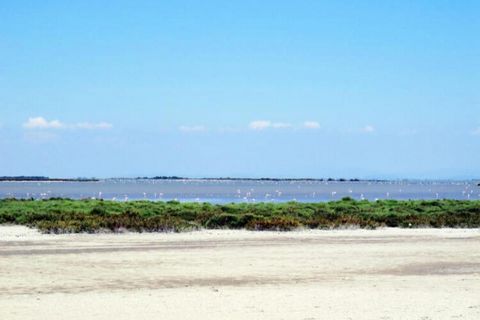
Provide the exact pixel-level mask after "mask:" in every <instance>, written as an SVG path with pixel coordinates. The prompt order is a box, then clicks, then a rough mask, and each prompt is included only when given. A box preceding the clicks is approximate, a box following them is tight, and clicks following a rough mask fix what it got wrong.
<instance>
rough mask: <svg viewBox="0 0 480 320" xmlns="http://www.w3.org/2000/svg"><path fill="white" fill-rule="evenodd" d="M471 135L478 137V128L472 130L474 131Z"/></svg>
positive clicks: (479, 133)
mask: <svg viewBox="0 0 480 320" xmlns="http://www.w3.org/2000/svg"><path fill="white" fill-rule="evenodd" d="M472 134H473V135H474V136H480V127H478V128H476V129H474V130H473V131H472Z"/></svg>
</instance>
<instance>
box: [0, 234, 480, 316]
mask: <svg viewBox="0 0 480 320" xmlns="http://www.w3.org/2000/svg"><path fill="white" fill-rule="evenodd" d="M67 318H68V319H82V320H83V319H409V320H410V319H480V230H478V229H469V230H467V229H418V230H407V229H403V230H402V229H382V230H373V231H371V230H370V231H369V230H336V231H298V232H287V233H276V232H248V231H200V232H191V233H182V234H135V233H128V234H95V235H85V234H81V235H41V234H39V233H37V232H36V231H35V230H31V229H27V228H24V227H16V226H15V227H7V226H3V227H0V319H67Z"/></svg>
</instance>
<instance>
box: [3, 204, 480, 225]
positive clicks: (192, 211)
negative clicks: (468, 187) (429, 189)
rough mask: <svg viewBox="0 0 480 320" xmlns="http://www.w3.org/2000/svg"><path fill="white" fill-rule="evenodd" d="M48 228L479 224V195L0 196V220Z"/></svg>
mask: <svg viewBox="0 0 480 320" xmlns="http://www.w3.org/2000/svg"><path fill="white" fill-rule="evenodd" d="M2 223H4V224H5V223H7V224H20V225H27V226H31V227H35V228H38V229H39V230H41V231H43V232H53V233H66V232H102V231H109V232H112V231H113V232H118V231H122V230H130V231H138V232H142V231H150V232H154V231H161V232H166V231H169V232H170V231H185V230H197V229H205V228H206V229H249V230H280V231H287V230H294V229H301V228H304V229H332V228H345V227H358V228H369V229H374V228H377V227H385V226H387V227H401V228H418V227H433V228H442V227H449V228H479V227H480V201H460V200H429V201H424V200H415V201H413V200H412V201H396V200H379V201H373V202H372V201H367V200H362V201H356V200H353V199H351V198H343V199H342V200H340V201H332V202H326V203H298V202H287V203H255V204H252V203H231V204H211V203H181V202H178V201H168V202H162V201H159V202H154V201H129V202H118V201H102V200H69V199H50V200H16V199H4V200H0V224H2Z"/></svg>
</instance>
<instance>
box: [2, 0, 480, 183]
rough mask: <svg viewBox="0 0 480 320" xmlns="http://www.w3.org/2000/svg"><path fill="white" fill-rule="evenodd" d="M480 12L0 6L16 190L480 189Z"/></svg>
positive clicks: (366, 4) (386, 5)
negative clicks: (459, 185)
mask: <svg viewBox="0 0 480 320" xmlns="http://www.w3.org/2000/svg"><path fill="white" fill-rule="evenodd" d="M478 16H480V3H479V2H478V1H468V0H465V1H446V0H435V1H433V0H429V1H427V0H423V1H422V0H420V1H395V2H393V1H365V0H364V1H278V0H277V1H208V0H206V1H168V2H167V1H116V2H115V3H113V2H102V1H77V2H76V3H74V4H72V3H70V2H68V3H67V2H65V1H45V2H41V1H11V2H9V3H2V4H1V5H0V30H1V31H0V150H2V151H1V155H0V175H20V174H27V175H48V176H57V177H58V176H88V177H89V176H97V177H109V176H137V175H183V176H192V177H202V176H250V177H262V176H270V177H360V178H372V177H379V178H385V177H386V178H403V177H405V178H407V177H408V178H475V177H480V166H479V163H480V162H479V160H480V37H478V33H479V32H480V20H479V19H478Z"/></svg>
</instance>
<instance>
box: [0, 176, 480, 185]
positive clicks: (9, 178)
mask: <svg viewBox="0 0 480 320" xmlns="http://www.w3.org/2000/svg"><path fill="white" fill-rule="evenodd" d="M106 180H170V181H172V180H179V181H180V180H183V181H260V182H391V181H443V180H451V181H478V180H480V179H474V178H471V179H462V180H456V179H358V178H348V179H346V178H265V177H263V178H239V177H217V178H205V177H204V178H191V177H179V176H153V177H134V178H127V177H111V178H50V177H45V176H3V177H0V182H100V181H106ZM477 186H480V183H477Z"/></svg>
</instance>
